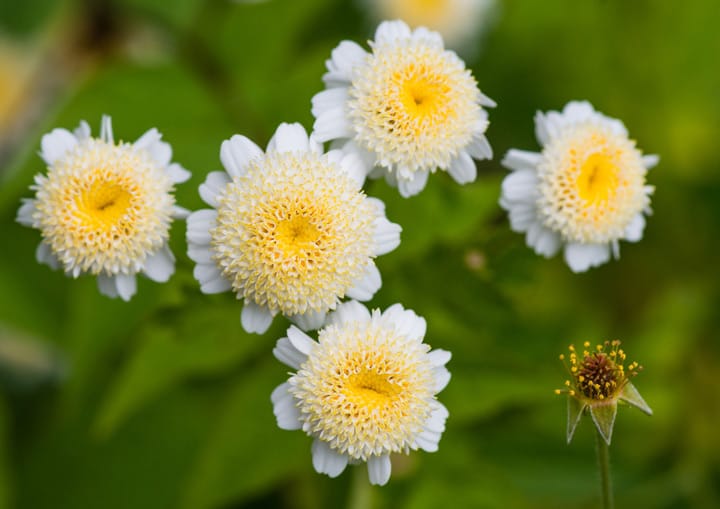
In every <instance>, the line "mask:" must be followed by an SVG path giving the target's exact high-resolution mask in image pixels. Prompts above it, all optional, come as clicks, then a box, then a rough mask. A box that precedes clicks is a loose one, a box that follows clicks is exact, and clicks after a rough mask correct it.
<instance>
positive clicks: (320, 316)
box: [288, 311, 327, 330]
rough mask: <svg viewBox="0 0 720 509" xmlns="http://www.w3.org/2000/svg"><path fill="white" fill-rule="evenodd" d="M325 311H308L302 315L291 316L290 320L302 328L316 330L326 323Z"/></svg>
mask: <svg viewBox="0 0 720 509" xmlns="http://www.w3.org/2000/svg"><path fill="white" fill-rule="evenodd" d="M326 315H327V313H326V312H325V311H307V312H306V313H303V314H301V315H293V316H289V317H288V318H290V320H292V322H293V323H294V324H295V325H297V326H298V327H300V328H301V329H302V330H316V329H319V328H320V327H322V326H323V324H324V323H325V316H326Z"/></svg>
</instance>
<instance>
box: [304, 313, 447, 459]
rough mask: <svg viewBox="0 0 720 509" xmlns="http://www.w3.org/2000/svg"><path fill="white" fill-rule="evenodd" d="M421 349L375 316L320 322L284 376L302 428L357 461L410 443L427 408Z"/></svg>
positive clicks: (429, 370) (426, 370)
mask: <svg viewBox="0 0 720 509" xmlns="http://www.w3.org/2000/svg"><path fill="white" fill-rule="evenodd" d="M428 350H429V347H428V346H427V345H425V344H424V343H421V342H418V341H417V340H416V339H410V338H408V337H406V336H402V335H398V333H397V331H396V330H395V328H394V325H392V324H389V323H383V322H382V321H381V320H380V315H379V314H374V315H373V319H372V320H370V321H368V322H351V323H345V324H343V325H341V326H338V325H330V326H327V327H325V328H324V329H322V330H321V331H320V333H319V337H318V345H317V346H315V347H314V348H313V350H312V352H311V354H310V355H309V357H308V360H307V361H306V362H305V363H303V365H302V366H301V368H300V370H299V371H298V372H297V373H296V374H295V375H293V376H292V377H291V379H290V385H291V388H290V392H291V393H292V394H293V395H294V396H295V398H297V400H298V402H299V403H298V409H299V410H300V413H301V420H302V421H303V422H304V426H303V429H305V430H306V431H307V432H308V433H309V434H311V435H313V436H316V437H318V436H319V437H322V439H323V441H325V442H327V443H328V444H329V445H330V447H332V448H333V449H335V450H336V451H337V452H339V453H341V454H348V455H349V456H350V457H351V458H356V459H362V460H366V459H367V458H368V457H369V456H371V455H381V454H387V453H389V452H405V451H407V450H408V449H409V448H414V447H415V446H414V441H415V437H416V435H417V434H418V433H419V432H421V431H422V430H423V426H424V423H425V422H426V421H427V419H428V417H429V416H430V413H431V411H432V408H433V401H434V394H435V384H436V382H435V378H434V374H433V373H434V368H433V366H432V365H431V363H430V362H429V359H428V358H427V356H426V353H427V352H428Z"/></svg>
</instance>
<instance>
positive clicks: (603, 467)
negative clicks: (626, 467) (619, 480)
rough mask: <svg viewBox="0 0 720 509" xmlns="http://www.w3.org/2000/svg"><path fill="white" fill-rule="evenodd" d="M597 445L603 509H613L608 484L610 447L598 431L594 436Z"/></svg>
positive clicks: (610, 487) (610, 486)
mask: <svg viewBox="0 0 720 509" xmlns="http://www.w3.org/2000/svg"><path fill="white" fill-rule="evenodd" d="M595 439H596V444H597V457H598V468H599V469H600V493H601V494H602V502H603V504H602V506H603V509H613V507H614V503H613V494H612V485H611V482H610V447H609V446H608V444H607V442H605V439H604V438H603V437H602V435H601V434H600V432H599V431H597V430H596V434H595Z"/></svg>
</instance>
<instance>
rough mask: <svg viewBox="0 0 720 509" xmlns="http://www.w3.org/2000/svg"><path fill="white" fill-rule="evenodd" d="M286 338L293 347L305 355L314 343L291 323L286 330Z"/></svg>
mask: <svg viewBox="0 0 720 509" xmlns="http://www.w3.org/2000/svg"><path fill="white" fill-rule="evenodd" d="M287 338H288V340H289V341H290V343H291V344H292V346H293V347H295V349H296V350H297V351H298V352H300V353H302V354H305V355H310V352H312V349H313V348H314V347H315V345H316V343H315V341H313V339H312V338H311V337H310V336H308V335H307V334H305V333H304V332H303V331H301V330H300V329H298V328H297V327H295V326H294V325H291V326H290V328H289V329H288V330H287Z"/></svg>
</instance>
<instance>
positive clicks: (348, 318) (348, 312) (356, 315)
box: [327, 300, 370, 325]
mask: <svg viewBox="0 0 720 509" xmlns="http://www.w3.org/2000/svg"><path fill="white" fill-rule="evenodd" d="M369 320H370V311H368V308H366V307H365V306H364V305H363V304H361V303H359V302H358V301H356V300H350V301H347V302H343V303H342V304H340V305H338V307H337V308H336V309H335V311H333V312H332V313H330V314H329V315H328V320H327V323H328V324H333V325H343V324H346V323H353V322H367V321H369Z"/></svg>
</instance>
